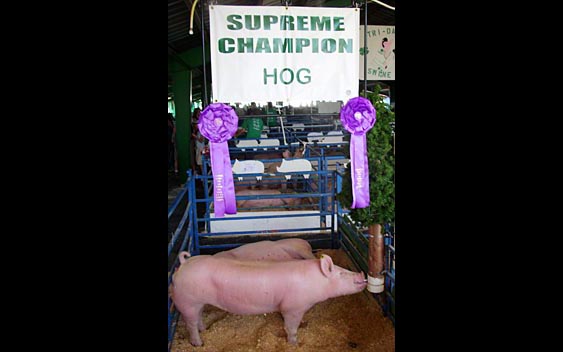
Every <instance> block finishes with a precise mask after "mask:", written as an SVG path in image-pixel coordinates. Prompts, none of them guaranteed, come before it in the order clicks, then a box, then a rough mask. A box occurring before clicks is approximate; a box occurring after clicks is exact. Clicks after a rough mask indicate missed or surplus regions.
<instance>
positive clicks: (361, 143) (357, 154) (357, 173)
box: [350, 134, 370, 209]
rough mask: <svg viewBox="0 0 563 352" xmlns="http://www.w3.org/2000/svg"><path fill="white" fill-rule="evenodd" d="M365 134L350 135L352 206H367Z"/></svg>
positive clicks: (367, 184) (367, 173) (354, 207)
mask: <svg viewBox="0 0 563 352" xmlns="http://www.w3.org/2000/svg"><path fill="white" fill-rule="evenodd" d="M366 146H367V143H366V135H365V134H362V135H356V134H353V135H352V136H351V137H350V167H351V170H350V171H351V172H352V197H353V201H352V208H353V209H359V208H366V207H368V206H369V201H370V200H369V165H368V156H367V147H366Z"/></svg>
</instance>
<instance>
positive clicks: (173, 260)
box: [168, 171, 195, 351]
mask: <svg viewBox="0 0 563 352" xmlns="http://www.w3.org/2000/svg"><path fill="white" fill-rule="evenodd" d="M187 173H188V179H187V182H186V185H185V186H184V188H183V189H182V190H181V191H180V193H179V194H178V195H177V196H176V198H175V199H174V202H173V203H172V204H171V205H170V207H169V208H168V226H169V230H170V227H173V228H172V232H173V235H172V237H171V239H170V241H169V243H168V259H169V263H168V287H170V285H171V284H172V276H173V274H174V271H175V270H176V268H177V267H178V265H179V264H180V260H179V257H178V254H179V253H180V252H182V251H188V252H190V253H193V252H194V225H195V222H194V221H193V219H194V215H193V214H194V208H195V207H194V206H193V204H194V202H193V201H194V198H193V194H192V192H190V191H189V184H190V183H191V182H193V175H192V173H191V171H188V172H187ZM182 211H183V213H182ZM180 215H181V219H180V221H179V222H178V224H177V225H176V224H175V223H173V221H172V220H173V219H174V218H175V217H179V216H180ZM174 226H176V227H175V228H174ZM178 318H179V313H178V311H177V310H176V309H175V308H174V304H173V302H172V299H171V297H170V295H168V351H170V349H171V347H172V341H173V339H174V334H175V332H176V326H177V323H178Z"/></svg>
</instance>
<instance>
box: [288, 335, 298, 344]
mask: <svg viewBox="0 0 563 352" xmlns="http://www.w3.org/2000/svg"><path fill="white" fill-rule="evenodd" d="M287 342H289V344H290V345H293V346H297V337H294V338H290V337H288V338H287Z"/></svg>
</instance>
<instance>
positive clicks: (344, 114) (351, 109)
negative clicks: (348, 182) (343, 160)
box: [340, 97, 375, 209]
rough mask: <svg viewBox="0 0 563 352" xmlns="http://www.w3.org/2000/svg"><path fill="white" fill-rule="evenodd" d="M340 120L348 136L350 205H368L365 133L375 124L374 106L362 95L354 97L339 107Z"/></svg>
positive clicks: (360, 206) (359, 206) (353, 206)
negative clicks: (350, 181) (350, 176)
mask: <svg viewBox="0 0 563 352" xmlns="http://www.w3.org/2000/svg"><path fill="white" fill-rule="evenodd" d="M340 120H341V121H342V125H343V126H344V128H345V129H346V130H347V131H348V132H350V133H351V134H352V136H351V137H350V168H351V169H350V171H351V173H352V199H353V201H352V206H351V208H356V209H357V208H366V207H368V206H369V202H370V199H369V165H368V154H367V143H366V133H367V131H369V130H370V129H371V128H372V127H373V125H374V124H375V108H374V107H373V105H372V104H371V102H370V101H369V100H368V99H366V98H363V97H356V98H352V99H350V100H348V102H347V103H346V104H345V105H344V106H343V107H342V109H340Z"/></svg>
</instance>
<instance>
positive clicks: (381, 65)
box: [360, 25, 395, 81]
mask: <svg viewBox="0 0 563 352" xmlns="http://www.w3.org/2000/svg"><path fill="white" fill-rule="evenodd" d="M367 34H368V40H367V42H368V46H367V50H366V49H365V48H364V26H360V79H361V80H363V79H364V55H366V54H367V58H368V59H367V72H368V74H367V79H368V80H377V81H394V80H395V26H369V25H368V33H367ZM366 51H367V52H366Z"/></svg>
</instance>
